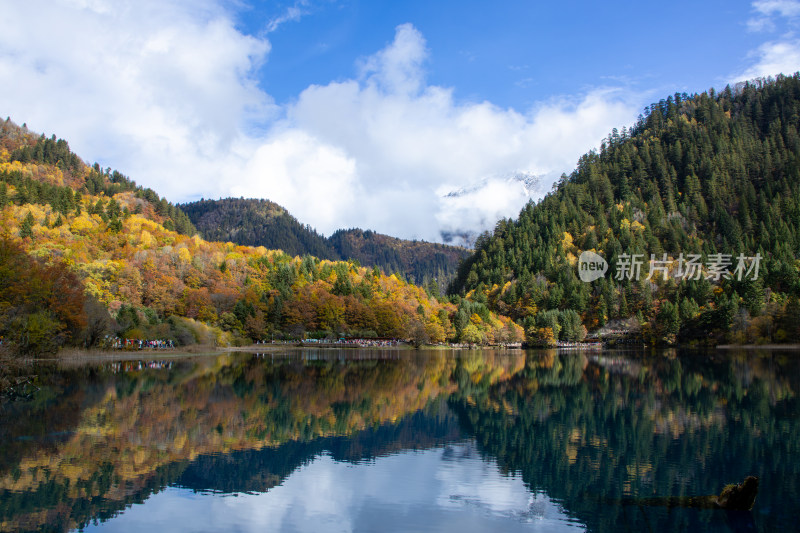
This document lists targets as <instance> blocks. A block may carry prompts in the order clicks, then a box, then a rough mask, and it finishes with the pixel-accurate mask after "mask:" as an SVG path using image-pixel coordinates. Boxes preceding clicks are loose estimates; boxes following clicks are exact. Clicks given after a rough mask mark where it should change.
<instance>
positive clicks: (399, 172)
mask: <svg viewBox="0 0 800 533" xmlns="http://www.w3.org/2000/svg"><path fill="white" fill-rule="evenodd" d="M427 54H428V52H427V47H426V44H425V40H424V38H423V36H422V35H421V34H420V33H419V32H418V31H417V30H416V29H415V28H414V27H413V26H411V25H409V24H404V25H401V26H399V27H398V28H397V30H396V34H395V39H394V41H393V42H392V43H391V44H389V45H388V46H387V47H386V48H385V49H383V50H381V51H379V52H378V53H376V54H375V55H373V56H371V57H369V58H367V59H365V60H364V61H363V62H362V68H361V76H360V77H359V79H351V80H346V81H341V82H335V83H330V84H328V85H324V86H312V87H309V88H307V89H306V90H305V91H303V92H302V93H301V94H300V95H299V97H298V99H297V101H296V102H295V103H293V104H292V105H291V106H289V108H288V109H287V116H286V120H285V123H286V124H288V125H289V127H290V128H293V129H296V130H299V131H303V132H306V133H307V134H308V135H310V136H311V137H312V138H314V139H316V140H317V141H318V142H320V143H323V144H325V145H327V146H332V147H335V148H336V149H337V150H338V151H339V152H340V153H341V154H346V155H347V157H349V158H351V159H352V160H353V161H354V163H355V164H354V166H353V167H352V168H353V170H354V172H355V175H348V183H349V184H350V185H351V186H350V187H344V188H343V189H342V194H344V195H346V198H345V201H344V202H342V204H343V206H344V205H349V204H348V203H347V202H349V201H350V200H351V199H352V198H353V197H354V194H357V197H358V205H356V206H354V209H356V210H363V215H364V216H363V218H361V219H360V220H359V219H358V218H357V217H355V218H356V219H355V221H354V223H355V224H357V225H361V226H364V225H368V226H370V227H371V228H373V229H376V230H378V231H384V232H388V233H392V234H398V235H402V236H405V237H420V238H426V239H431V240H434V239H439V238H440V234H441V232H442V231H448V232H454V231H462V230H466V231H480V230H482V229H486V228H487V227H492V226H493V225H494V223H495V222H496V220H497V219H498V218H499V217H503V216H513V215H516V214H517V213H518V212H519V209H520V208H521V207H522V206H523V205H524V203H525V202H526V201H527V200H528V196H527V195H521V194H519V193H518V192H517V191H518V190H519V187H517V188H516V189H514V191H513V194H512V195H511V196H504V195H503V194H494V195H487V194H481V195H468V196H466V197H462V198H460V200H459V201H458V202H453V201H452V200H449V199H447V198H445V194H446V192H448V191H451V190H456V189H459V188H462V187H464V186H470V185H472V184H475V183H479V182H481V181H483V180H486V179H487V178H490V177H491V176H496V175H498V174H508V173H514V172H524V173H533V174H537V175H544V176H548V177H550V178H551V179H552V177H553V176H554V175H556V176H557V175H558V174H560V173H561V172H562V171H569V169H571V168H572V167H574V165H575V163H576V161H577V159H578V157H579V156H580V155H581V154H582V153H584V152H585V151H586V150H588V149H590V148H592V147H593V146H596V145H597V144H598V142H599V139H601V138H602V137H603V136H604V135H605V134H607V133H608V131H609V130H610V129H611V128H612V127H614V126H621V125H623V124H628V123H630V122H631V121H632V120H633V118H634V117H635V113H634V109H636V106H635V105H633V104H632V103H631V102H630V101H629V100H627V99H625V98H624V96H625V95H624V94H622V93H621V92H619V91H614V90H610V89H602V90H595V91H592V92H590V93H588V94H586V95H584V96H582V97H580V98H562V99H554V100H552V101H550V102H546V103H542V104H540V105H539V106H537V107H536V108H534V109H530V110H528V111H527V112H524V113H522V112H518V111H516V110H513V109H501V108H499V107H497V106H495V105H493V104H491V103H490V102H458V101H457V100H456V98H455V97H454V94H453V91H452V90H451V89H448V88H443V87H438V86H432V85H427V84H426V82H425V71H424V67H425V62H426V60H427ZM248 179H249V180H251V183H252V187H253V188H256V187H257V186H258V185H257V184H258V180H259V178H258V174H253V173H251V174H250V175H249V178H248ZM495 185H498V186H494V187H492V188H491V191H493V192H498V191H505V190H506V189H503V187H499V185H502V180H500V181H497V180H495ZM354 191H355V192H354ZM325 199H326V200H327V201H333V202H335V203H339V201H338V200H336V199H335V197H331V196H327V195H326V196H325ZM289 208H290V210H292V211H299V210H300V209H302V206H300V205H297V206H296V207H294V206H289ZM344 211H345V212H344V213H342V216H343V217H344V218H345V219H348V222H347V224H346V225H351V222H350V221H349V220H350V219H351V218H353V217H348V214H350V213H348V212H347V211H346V210H344ZM314 223H317V224H319V223H318V222H314ZM340 225H342V224H341V222H340ZM320 226H321V227H322V229H323V230H329V229H331V227H330V226H326V225H323V224H320Z"/></svg>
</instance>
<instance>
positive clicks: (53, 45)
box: [0, 0, 639, 240]
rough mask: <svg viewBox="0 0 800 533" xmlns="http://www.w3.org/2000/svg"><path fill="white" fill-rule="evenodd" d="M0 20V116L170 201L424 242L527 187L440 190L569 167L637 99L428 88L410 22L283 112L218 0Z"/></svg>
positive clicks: (11, 6)
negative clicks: (281, 215) (468, 197)
mask: <svg viewBox="0 0 800 533" xmlns="http://www.w3.org/2000/svg"><path fill="white" fill-rule="evenodd" d="M304 6H305V2H303V1H300V2H298V3H296V4H295V5H294V6H293V8H292V9H290V10H289V11H287V12H286V13H285V14H284V15H283V16H282V17H280V18H279V19H275V20H273V21H272V23H273V25H275V27H277V25H279V24H281V23H283V22H285V21H288V20H297V18H299V17H300V16H301V15H302V13H303V11H302V10H303V9H304ZM0 19H2V20H3V21H4V31H3V32H0V101H2V102H3V104H4V109H3V110H2V112H3V114H5V115H10V116H11V117H12V118H13V119H14V120H16V121H18V122H27V123H28V125H29V127H31V128H32V129H34V130H36V131H43V132H45V133H47V134H49V133H51V132H52V133H56V134H57V135H58V136H60V137H63V138H65V139H67V140H68V141H69V142H70V145H71V146H72V148H73V150H75V151H76V152H77V153H78V154H80V155H82V156H83V157H86V158H87V159H89V160H90V161H95V160H96V161H98V162H100V163H101V164H102V165H103V166H111V167H113V168H116V169H119V170H120V171H121V172H123V173H125V174H127V175H129V176H130V177H131V178H133V179H134V180H136V181H137V182H138V183H141V184H143V185H146V186H149V187H152V188H154V189H155V190H157V191H158V192H160V193H161V194H163V195H165V196H167V197H168V198H169V199H170V200H173V201H183V200H189V199H193V198H199V197H200V196H204V197H207V198H208V197H219V196H228V195H234V196H260V197H266V198H269V199H271V200H274V201H277V202H279V203H281V204H282V205H284V206H285V207H286V208H287V209H289V211H290V212H292V213H293V214H294V215H295V216H297V218H298V219H299V220H301V221H302V222H303V223H308V224H311V225H312V226H315V227H317V228H318V229H319V230H320V231H323V232H325V233H330V232H332V231H334V230H335V229H337V228H340V227H351V226H360V227H364V228H370V229H375V230H378V231H382V232H385V233H390V234H393V235H397V236H401V237H419V238H426V239H429V240H436V239H439V235H440V231H441V230H443V229H462V228H467V229H474V228H475V227H476V226H477V225H481V224H477V223H476V221H480V220H481V219H484V220H487V221H490V222H487V224H486V225H488V226H489V227H491V226H493V224H494V222H493V221H492V219H493V218H497V216H498V215H500V216H514V215H516V213H517V212H518V211H519V208H521V207H522V204H523V203H524V198H520V199H518V200H517V201H509V200H508V199H507V198H504V197H503V196H502V194H500V195H499V196H498V197H497V199H496V201H495V199H492V198H491V197H490V196H488V195H482V196H479V197H475V198H474V200H473V203H472V205H466V206H459V208H458V209H451V208H450V207H448V204H447V202H446V201H444V200H443V199H442V198H441V191H442V190H448V189H449V190H452V189H457V188H459V187H462V186H465V185H469V184H473V183H476V182H479V181H480V180H482V179H484V178H486V177H487V176H492V175H498V174H503V173H509V172H520V171H521V172H530V173H534V174H537V175H549V176H552V175H556V176H557V175H558V174H560V173H561V172H563V171H567V172H568V171H569V170H570V169H572V168H573V167H574V165H575V163H576V161H577V159H578V157H579V156H580V155H581V154H582V153H584V152H585V151H587V150H588V149H590V148H592V147H594V146H596V145H597V144H598V142H599V140H600V139H601V138H602V137H603V136H605V135H606V134H607V133H608V131H609V130H610V129H611V128H612V127H614V126H617V127H619V126H622V125H625V124H630V123H631V122H632V121H633V119H634V117H635V115H636V112H635V110H636V109H638V108H639V102H635V103H632V102H631V100H630V99H629V98H628V96H629V95H626V94H625V93H623V92H620V91H614V90H610V89H594V90H590V91H587V92H586V93H585V94H583V95H582V96H579V97H571V98H557V99H554V100H552V101H549V102H544V103H541V104H539V105H538V106H536V107H535V108H533V109H528V110H514V109H503V108H500V107H498V106H496V105H493V104H492V103H490V102H461V101H458V100H457V99H456V97H455V95H454V91H453V89H450V88H446V87H439V86H433V85H429V84H428V83H427V81H426V76H425V66H426V62H427V60H428V55H429V51H428V48H427V45H426V43H425V40H424V38H423V36H422V35H421V34H420V33H419V31H417V30H416V29H415V28H414V27H413V26H411V25H409V24H404V25H401V26H398V28H397V31H396V34H395V36H394V40H393V41H392V42H391V43H390V44H389V45H387V46H386V47H385V48H384V49H383V50H380V51H378V52H376V53H375V54H373V55H372V56H369V57H367V58H364V59H363V60H361V61H360V62H359V64H358V66H359V74H358V76H356V77H354V78H353V79H345V80H343V81H337V82H332V83H329V84H327V85H314V86H311V87H308V88H307V89H306V90H304V91H303V92H302V93H301V94H299V95H298V97H297V99H296V101H294V102H293V103H292V104H289V105H287V106H285V107H284V108H279V107H277V106H276V105H275V104H274V102H273V100H272V99H271V98H270V96H269V95H268V94H266V93H264V92H263V90H261V89H260V88H259V86H258V81H257V76H258V74H259V67H260V66H261V65H262V64H264V62H265V61H267V58H268V55H269V53H270V43H269V42H268V41H267V40H266V39H264V38H256V37H253V36H249V35H244V34H242V33H241V32H240V31H239V30H238V29H237V28H236V24H235V23H234V20H233V18H232V14H231V13H229V12H227V11H226V10H225V9H224V8H223V7H221V5H220V4H219V3H218V1H217V0H201V1H195V2H190V3H189V2H181V1H178V0H167V1H165V0H141V1H133V0H129V1H123V0H120V1H110V0H62V1H60V2H47V1H44V0H29V1H26V2H4V3H2V4H0ZM32 20H36V24H31V23H30V21H32ZM476 229H483V228H476Z"/></svg>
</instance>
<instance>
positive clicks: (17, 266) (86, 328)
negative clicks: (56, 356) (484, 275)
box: [0, 121, 521, 354]
mask: <svg viewBox="0 0 800 533" xmlns="http://www.w3.org/2000/svg"><path fill="white" fill-rule="evenodd" d="M0 228H1V229H0V341H2V343H1V344H0V351H10V352H12V353H17V354H38V353H44V352H48V353H49V352H55V351H57V350H58V349H59V348H60V347H62V346H65V345H76V346H84V347H86V346H95V345H107V344H109V343H110V342H112V341H113V338H114V337H122V338H128V339H160V340H172V341H173V342H174V343H175V344H178V345H184V344H191V343H209V344H231V343H236V344H242V343H248V342H251V341H253V340H259V339H266V338H270V337H273V336H274V337H275V338H282V337H287V338H302V337H304V336H306V335H312V336H316V337H325V336H332V337H337V338H338V337H341V336H343V335H352V336H359V337H393V338H401V339H410V340H413V341H414V342H417V343H424V342H442V341H445V340H447V339H450V340H460V341H464V342H471V343H480V342H503V341H514V340H516V339H518V338H520V336H521V328H519V326H517V325H516V324H514V323H513V322H511V321H510V319H508V318H504V317H498V316H496V315H495V314H493V313H491V312H489V310H488V309H487V307H486V306H485V305H483V304H480V303H475V302H469V301H467V300H460V299H458V298H456V299H453V300H445V299H442V298H441V297H440V296H439V295H435V294H431V293H428V292H426V290H425V289H423V288H420V287H418V286H415V285H412V284H410V283H408V282H406V281H404V280H402V279H399V278H398V277H397V276H393V275H392V276H387V275H385V274H384V273H382V272H381V271H380V269H378V268H367V267H362V266H360V265H358V264H357V263H356V262H331V261H327V260H321V259H318V258H315V257H312V256H310V255H304V256H302V257H300V256H290V255H288V254H286V253H284V252H282V251H280V250H267V249H266V248H264V247H249V246H240V245H235V244H233V243H230V242H228V243H222V242H211V241H206V240H203V239H202V238H200V237H199V236H198V235H192V233H193V231H192V230H193V226H192V225H191V223H190V222H189V221H188V218H187V217H186V215H185V214H184V213H183V212H182V211H181V210H180V209H179V208H177V207H175V206H172V205H170V204H169V203H167V202H166V201H165V200H163V199H160V198H159V197H158V195H156V194H155V193H154V192H152V191H150V190H147V189H141V188H139V187H136V186H135V184H134V183H133V182H131V181H130V180H128V179H127V178H124V177H123V176H122V175H121V174H119V173H118V172H111V171H110V170H105V171H103V170H101V169H99V168H98V166H97V165H95V166H94V167H89V166H87V165H85V164H84V163H83V162H82V161H81V160H80V159H79V158H78V157H77V156H76V155H75V154H73V153H72V152H71V151H70V150H69V147H68V145H67V143H66V142H65V141H62V140H55V138H51V139H47V138H45V137H40V136H36V135H32V134H30V133H29V132H27V130H26V129H25V128H24V127H23V128H20V127H18V126H16V125H15V124H14V123H12V122H11V121H6V122H5V124H4V125H3V127H2V130H0Z"/></svg>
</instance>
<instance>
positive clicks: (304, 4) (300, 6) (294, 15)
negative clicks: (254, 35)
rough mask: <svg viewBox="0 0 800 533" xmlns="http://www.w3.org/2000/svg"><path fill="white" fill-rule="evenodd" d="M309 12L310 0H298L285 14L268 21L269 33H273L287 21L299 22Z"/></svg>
mask: <svg viewBox="0 0 800 533" xmlns="http://www.w3.org/2000/svg"><path fill="white" fill-rule="evenodd" d="M308 12H309V9H308V0H297V1H296V2H295V3H294V5H293V6H291V7H288V8H287V9H286V11H284V13H283V14H281V15H279V16H277V17H275V18H273V19H271V20H270V21H269V22H268V23H267V33H272V32H273V31H275V30H277V29H278V28H279V27H280V26H281V25H282V24H284V23H286V22H297V21H298V20H300V19H301V18H303V16H304V15H307V14H308Z"/></svg>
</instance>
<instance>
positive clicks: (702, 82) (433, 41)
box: [238, 0, 764, 109]
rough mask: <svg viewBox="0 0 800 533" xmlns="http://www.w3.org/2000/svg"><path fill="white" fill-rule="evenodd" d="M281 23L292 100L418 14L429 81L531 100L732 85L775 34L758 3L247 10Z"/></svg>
mask: <svg viewBox="0 0 800 533" xmlns="http://www.w3.org/2000/svg"><path fill="white" fill-rule="evenodd" d="M292 8H296V9H298V10H299V12H300V13H302V15H298V18H297V19H295V20H287V21H286V22H284V23H282V24H280V25H279V27H278V28H276V29H275V30H274V31H272V32H270V33H269V39H270V42H271V43H272V45H273V50H272V52H271V54H270V58H269V62H268V63H267V64H265V65H264V67H263V74H262V80H263V83H264V85H263V87H264V89H265V90H267V91H268V92H269V93H270V94H271V95H273V96H274V97H275V98H276V99H277V100H278V101H288V100H291V99H292V98H294V97H296V95H297V94H298V93H299V92H300V91H302V90H303V89H304V88H306V87H307V86H308V85H311V84H325V83H328V82H329V81H331V80H337V79H341V78H344V77H351V76H353V75H355V74H356V69H355V68H354V60H356V59H357V58H359V57H363V56H366V55H369V54H372V53H373V52H374V51H375V50H379V49H381V48H383V47H385V46H386V45H387V44H388V43H389V42H390V40H391V36H392V35H393V34H394V29H395V27H396V26H397V25H398V24H401V23H405V22H408V23H411V24H413V25H414V27H415V28H417V30H419V31H420V33H421V34H422V35H423V36H424V37H425V39H426V41H427V45H428V47H429V49H430V58H429V61H428V62H427V64H426V71H427V73H428V80H429V83H431V84H432V85H441V86H445V87H453V88H454V89H455V91H456V95H457V97H458V98H461V99H466V100H489V101H491V102H492V103H494V104H496V105H498V106H501V107H514V108H516V109H524V108H526V107H529V106H531V105H535V104H536V103H537V102H538V101H541V100H546V99H548V98H550V97H552V96H553V95H561V94H576V93H579V92H580V91H582V90H585V89H587V88H590V87H595V86H601V85H613V86H618V85H627V86H630V87H632V88H636V89H639V90H652V91H654V92H659V93H661V92H663V93H665V94H669V93H670V92H674V91H675V90H680V91H684V90H685V91H689V92H694V91H700V90H704V89H707V88H708V87H711V86H713V85H719V84H723V85H724V84H725V83H727V82H728V81H729V76H730V75H731V74H733V73H736V72H740V71H743V70H744V68H745V67H746V66H748V64H749V61H748V58H747V55H748V53H750V52H751V51H752V50H753V49H755V48H757V47H758V45H759V44H761V43H762V42H763V40H764V39H763V37H764V36H763V35H760V34H758V33H756V32H748V31H747V22H748V20H750V19H751V18H752V13H751V12H752V10H751V3H750V2H741V1H703V2H670V3H669V4H667V5H666V6H665V4H662V3H656V2H640V1H639V2H635V1H634V2H586V1H583V2H579V1H571V2H536V1H525V2H493V3H490V2H475V1H467V2H463V1H459V2H454V1H439V2H430V1H418V0H412V1H403V2H357V1H344V2H326V1H322V2H316V3H311V2H308V3H285V2H284V3H265V4H264V8H263V11H262V12H261V13H258V12H257V11H258V9H257V8H253V9H245V10H243V11H240V15H239V17H238V20H239V23H240V24H241V27H242V30H243V31H246V32H249V33H255V34H258V33H259V32H263V31H264V29H265V28H266V27H268V26H269V22H270V20H275V19H279V18H281V17H282V16H285V14H286V13H287V11H288V10H289V9H292Z"/></svg>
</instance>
